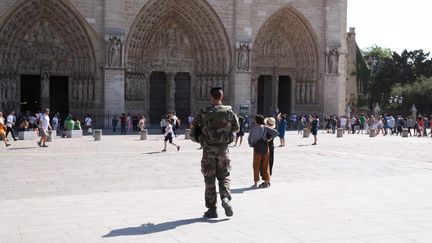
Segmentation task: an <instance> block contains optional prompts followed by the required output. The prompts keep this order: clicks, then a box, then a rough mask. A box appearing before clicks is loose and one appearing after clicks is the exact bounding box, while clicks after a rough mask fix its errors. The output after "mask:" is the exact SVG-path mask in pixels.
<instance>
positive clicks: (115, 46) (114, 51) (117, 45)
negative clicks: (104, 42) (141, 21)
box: [110, 36, 122, 67]
mask: <svg viewBox="0 0 432 243" xmlns="http://www.w3.org/2000/svg"><path fill="white" fill-rule="evenodd" d="M110 42H111V46H110V67H120V66H121V53H122V44H121V40H120V39H119V38H117V37H116V36H114V37H113V38H111V39H110Z"/></svg>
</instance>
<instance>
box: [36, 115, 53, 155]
mask: <svg viewBox="0 0 432 243" xmlns="http://www.w3.org/2000/svg"><path fill="white" fill-rule="evenodd" d="M48 130H52V128H51V125H50V117H49V109H45V110H44V113H43V114H42V115H41V116H40V118H39V135H40V137H41V138H40V141H39V142H38V145H39V147H48V146H47V145H46V144H45V143H46V140H47V138H48Z"/></svg>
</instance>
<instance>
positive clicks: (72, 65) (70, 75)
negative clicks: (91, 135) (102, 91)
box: [0, 0, 97, 115]
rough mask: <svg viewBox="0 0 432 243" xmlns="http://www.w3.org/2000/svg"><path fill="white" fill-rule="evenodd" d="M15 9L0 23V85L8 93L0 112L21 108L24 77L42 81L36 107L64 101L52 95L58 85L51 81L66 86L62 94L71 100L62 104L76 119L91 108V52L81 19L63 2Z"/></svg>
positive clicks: (40, 1)
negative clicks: (56, 81) (30, 76)
mask: <svg viewBox="0 0 432 243" xmlns="http://www.w3.org/2000/svg"><path fill="white" fill-rule="evenodd" d="M14 6H15V7H14V8H12V9H11V10H10V11H9V14H8V15H7V16H6V18H4V19H5V22H3V23H2V24H1V25H0V36H1V37H0V38H1V41H0V85H1V86H2V87H7V90H8V92H7V95H2V96H1V97H0V100H1V102H0V103H1V104H0V105H1V108H0V109H7V108H9V109H16V110H19V105H20V102H21V92H20V90H21V87H20V86H21V82H20V80H21V77H22V75H33V78H34V79H35V78H36V79H35V81H40V102H41V104H40V106H39V108H42V107H49V106H50V103H51V102H64V101H60V100H59V101H56V100H55V97H54V98H53V97H50V93H52V92H55V91H57V90H54V89H55V87H58V85H50V82H55V80H62V81H61V82H62V83H63V85H67V86H68V88H67V89H65V90H64V91H62V92H65V95H68V97H69V99H68V101H67V103H68V104H64V105H67V107H71V108H72V109H71V112H74V114H75V115H81V113H82V114H84V113H85V112H86V110H91V109H92V108H94V106H93V105H94V102H95V96H96V86H97V84H96V83H95V80H96V79H95V72H96V63H95V54H94V49H93V47H92V43H91V41H90V38H89V35H88V33H87V31H86V28H85V26H84V22H83V21H82V20H81V16H79V15H78V14H76V11H75V10H74V9H73V8H72V6H71V5H70V3H68V2H66V1H57V0H27V1H17V2H16V3H15V5H14ZM37 77H39V79H40V80H37ZM59 82H60V81H59ZM5 84H6V85H5ZM50 87H52V88H51V89H53V90H50ZM62 97H63V96H62ZM50 98H51V99H50ZM53 99H54V101H53ZM5 104H6V106H10V107H5ZM53 112H55V111H53Z"/></svg>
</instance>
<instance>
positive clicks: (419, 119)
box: [417, 116, 425, 137]
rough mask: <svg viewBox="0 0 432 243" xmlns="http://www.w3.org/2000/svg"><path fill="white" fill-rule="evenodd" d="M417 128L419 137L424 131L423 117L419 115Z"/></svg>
mask: <svg viewBox="0 0 432 243" xmlns="http://www.w3.org/2000/svg"><path fill="white" fill-rule="evenodd" d="M417 127H418V128H417V129H418V136H419V137H421V136H422V135H423V131H424V128H425V126H424V120H423V117H421V116H419V117H418V119H417Z"/></svg>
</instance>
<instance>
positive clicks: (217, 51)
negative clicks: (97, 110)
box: [125, 0, 231, 120]
mask: <svg viewBox="0 0 432 243" xmlns="http://www.w3.org/2000/svg"><path fill="white" fill-rule="evenodd" d="M125 60H126V65H127V69H128V72H129V73H135V74H137V75H135V76H136V77H138V79H134V80H132V79H128V78H126V86H127V87H131V86H136V88H131V89H130V90H135V91H137V92H139V93H140V94H141V95H138V96H131V95H129V94H128V92H127V91H126V94H125V96H126V109H127V110H128V111H129V110H134V109H135V107H134V106H135V105H137V104H138V106H141V107H149V106H150V107H149V108H148V110H145V111H144V112H145V113H146V114H147V115H149V114H150V115H151V114H155V112H154V110H153V109H154V107H152V106H151V104H152V101H150V100H149V99H153V98H155V99H159V98H156V97H154V95H151V94H150V93H149V91H150V75H148V74H151V73H153V72H165V73H166V80H161V82H166V85H165V86H166V89H167V96H168V97H167V99H166V100H167V103H166V108H165V112H167V111H176V110H178V109H179V108H180V107H181V106H183V105H187V106H188V107H187V108H185V107H181V108H182V111H184V112H186V111H194V110H196V107H197V106H198V105H201V104H204V103H205V102H206V99H207V94H208V91H209V89H210V87H211V86H215V85H220V86H223V87H224V89H225V93H226V94H227V98H228V99H229V95H228V94H229V86H230V85H229V82H228V77H229V75H230V73H229V72H230V71H229V70H230V68H229V67H230V60H231V51H230V44H229V40H228V37H227V34H226V31H225V29H224V26H223V24H222V22H221V21H220V19H219V17H218V15H217V14H216V13H215V11H214V10H213V9H212V7H211V6H210V5H209V4H208V3H207V1H204V0H166V1H158V0H150V1H149V2H148V3H147V4H146V5H145V6H144V7H143V9H142V10H141V11H140V12H139V14H138V16H137V17H136V19H135V21H134V23H133V25H132V27H131V30H130V32H129V34H128V38H127V43H126V56H125ZM186 73H187V74H188V75H185V74H186ZM129 76H130V75H126V77H129ZM186 77H187V78H186ZM186 79H190V81H185V80H186ZM140 83H143V84H144V85H139V84H140ZM185 84H188V89H189V90H188V91H187V90H184V89H181V88H180V89H179V87H176V86H177V85H181V86H183V85H185ZM177 91H179V92H181V94H180V95H176V92H177ZM184 95H189V96H190V102H188V99H186V98H185V97H184ZM152 96H153V97H152ZM176 101H180V103H179V104H177V102H176ZM188 103H189V104H188ZM180 105H181V106H180ZM137 112H138V111H137ZM179 115H180V116H185V117H187V116H188V115H189V114H179ZM150 119H151V120H152V118H150ZM158 119H160V117H158Z"/></svg>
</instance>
